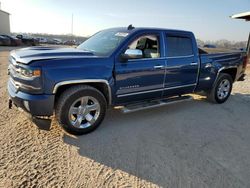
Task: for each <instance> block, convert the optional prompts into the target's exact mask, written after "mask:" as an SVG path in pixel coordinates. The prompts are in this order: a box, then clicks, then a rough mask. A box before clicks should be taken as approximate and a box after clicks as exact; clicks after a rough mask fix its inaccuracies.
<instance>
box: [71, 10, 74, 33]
mask: <svg viewBox="0 0 250 188" xmlns="http://www.w3.org/2000/svg"><path fill="white" fill-rule="evenodd" d="M73 21H74V14H72V18H71V35H72V36H73V26H74V25H73V24H74V23H73Z"/></svg>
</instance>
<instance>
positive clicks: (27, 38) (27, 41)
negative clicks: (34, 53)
mask: <svg viewBox="0 0 250 188" xmlns="http://www.w3.org/2000/svg"><path fill="white" fill-rule="evenodd" d="M16 37H17V38H18V39H21V40H22V43H23V44H25V45H28V46H36V45H38V44H39V41H38V40H37V39H35V38H33V37H31V36H28V35H17V36H16Z"/></svg>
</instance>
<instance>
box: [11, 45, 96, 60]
mask: <svg viewBox="0 0 250 188" xmlns="http://www.w3.org/2000/svg"><path fill="white" fill-rule="evenodd" d="M10 56H11V58H13V59H14V60H15V61H16V62H19V63H22V64H29V63H31V62H32V61H36V60H48V59H62V58H81V57H90V56H94V54H93V53H92V52H89V51H83V50H79V49H76V48H59V47H29V48H22V49H19V50H14V51H12V52H11V53H10Z"/></svg>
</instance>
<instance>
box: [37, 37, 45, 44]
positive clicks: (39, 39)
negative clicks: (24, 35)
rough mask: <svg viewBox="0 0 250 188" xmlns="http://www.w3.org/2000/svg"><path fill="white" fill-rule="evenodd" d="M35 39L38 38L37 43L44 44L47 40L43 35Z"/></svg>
mask: <svg viewBox="0 0 250 188" xmlns="http://www.w3.org/2000/svg"><path fill="white" fill-rule="evenodd" d="M36 39H37V40H38V42H39V43H42V44H45V43H47V42H48V39H46V38H44V37H37V38H36Z"/></svg>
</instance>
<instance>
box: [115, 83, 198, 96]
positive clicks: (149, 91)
mask: <svg viewBox="0 0 250 188" xmlns="http://www.w3.org/2000/svg"><path fill="white" fill-rule="evenodd" d="M191 86H196V83H194V84H187V85H182V86H175V87H168V88H162V89H154V90H148V91H140V92H135V93H127V94H122V95H118V96H117V97H118V98H120V97H126V96H131V95H139V94H144V93H152V92H157V91H165V90H171V89H178V88H183V87H191Z"/></svg>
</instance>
